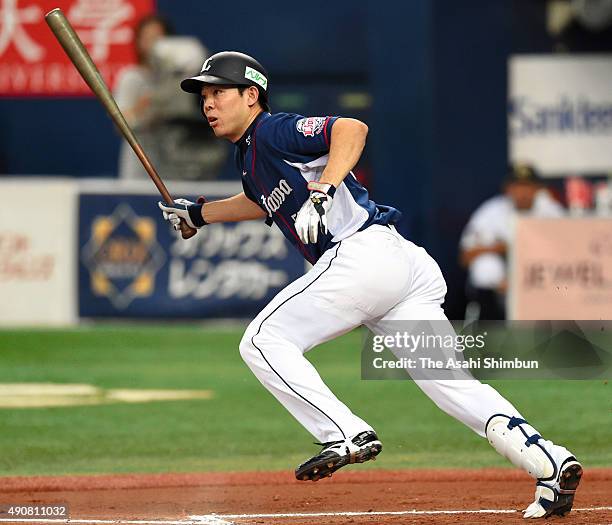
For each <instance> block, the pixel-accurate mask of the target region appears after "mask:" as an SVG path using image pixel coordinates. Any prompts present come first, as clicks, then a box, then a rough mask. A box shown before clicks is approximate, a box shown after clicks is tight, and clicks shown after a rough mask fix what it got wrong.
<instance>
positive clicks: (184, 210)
mask: <svg viewBox="0 0 612 525" xmlns="http://www.w3.org/2000/svg"><path fill="white" fill-rule="evenodd" d="M157 205H158V206H159V209H160V210H161V211H162V214H163V215H164V219H165V220H167V221H168V222H169V223H170V224H172V227H173V228H174V229H175V230H176V231H179V230H180V229H181V221H185V222H186V223H187V225H188V226H190V227H191V228H201V227H202V226H204V225H206V224H208V223H207V222H206V221H205V220H204V217H202V206H203V205H204V198H203V197H200V198H199V199H198V202H197V203H195V202H191V201H188V200H187V199H174V205H170V204H166V203H165V202H162V201H159V202H158V203H157Z"/></svg>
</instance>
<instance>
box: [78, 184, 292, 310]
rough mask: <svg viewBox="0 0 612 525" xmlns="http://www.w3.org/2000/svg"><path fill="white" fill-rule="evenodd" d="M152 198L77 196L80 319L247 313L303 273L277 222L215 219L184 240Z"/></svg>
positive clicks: (265, 301) (142, 196)
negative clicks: (232, 222)
mask: <svg viewBox="0 0 612 525" xmlns="http://www.w3.org/2000/svg"><path fill="white" fill-rule="evenodd" d="M225 196H226V195H218V196H212V195H210V193H209V194H208V195H207V197H211V198H212V200H214V199H216V198H221V197H225ZM187 198H189V197H187ZM192 198H193V200H195V196H192ZM157 200H158V199H157V197H154V196H152V195H135V194H104V193H83V194H81V197H80V205H79V208H80V213H79V215H80V226H79V313H80V316H81V317H92V318H96V317H128V318H211V317H215V318H230V317H233V318H236V317H237V318H246V317H252V316H254V315H255V314H256V313H257V312H259V311H260V310H261V309H262V308H263V307H264V306H265V305H266V304H267V303H268V302H269V301H270V300H271V299H272V298H273V297H274V295H276V293H278V292H279V291H280V290H281V289H282V288H284V287H285V286H286V285H287V284H289V283H290V282H291V281H293V280H295V279H296V278H297V277H299V276H300V275H302V274H303V273H304V261H303V259H302V257H301V256H300V254H299V253H298V252H297V251H296V250H295V249H293V248H292V247H291V245H290V244H289V243H287V242H286V241H285V239H284V237H283V235H282V233H281V232H280V230H279V229H278V228H276V227H272V228H270V227H268V226H267V225H266V224H265V223H264V222H263V221H248V222H242V223H236V224H213V225H210V226H207V227H205V228H203V229H201V230H200V231H199V232H198V234H197V235H195V236H194V237H192V238H191V239H189V240H187V241H185V240H183V239H181V238H180V235H179V234H176V233H175V232H174V231H173V230H171V229H170V227H169V225H168V224H167V223H166V222H165V221H164V220H163V219H162V217H161V214H160V213H159V211H158V208H157V205H156V201H157Z"/></svg>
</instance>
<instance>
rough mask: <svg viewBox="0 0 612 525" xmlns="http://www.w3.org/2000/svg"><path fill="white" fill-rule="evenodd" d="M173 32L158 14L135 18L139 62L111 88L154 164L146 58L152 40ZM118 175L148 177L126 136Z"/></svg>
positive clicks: (150, 78)
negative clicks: (138, 19)
mask: <svg viewBox="0 0 612 525" xmlns="http://www.w3.org/2000/svg"><path fill="white" fill-rule="evenodd" d="M172 33H173V31H172V29H171V27H170V25H169V23H168V22H167V21H166V20H165V19H164V18H162V17H161V16H159V15H155V14H152V15H147V16H146V17H144V18H142V19H141V20H140V21H139V22H138V25H137V26H136V29H135V35H134V44H135V46H136V56H137V59H138V63H137V64H134V65H133V66H127V67H126V68H124V69H123V70H122V71H121V73H120V74H119V78H118V79H117V85H116V87H115V92H114V97H115V100H116V102H117V105H118V106H119V109H121V112H122V113H123V115H124V116H125V119H126V120H127V122H128V124H129V125H130V127H131V128H132V130H133V131H134V133H135V134H136V137H137V138H138V141H139V142H140V144H141V145H142V147H143V148H144V150H145V151H146V152H147V154H148V156H149V158H150V159H151V161H152V162H153V164H154V165H156V164H157V162H156V159H157V157H156V151H157V149H158V147H157V144H156V141H155V129H154V127H155V112H154V111H153V109H152V105H151V101H152V98H153V86H154V83H153V72H152V70H151V64H150V60H149V58H150V54H151V50H152V49H153V46H154V45H155V43H156V42H157V41H158V40H159V39H161V38H163V37H165V36H168V35H171V34H172ZM119 178H120V179H132V180H133V179H146V178H148V175H147V172H146V171H145V169H144V168H143V167H142V164H141V162H140V160H138V157H137V156H136V154H135V153H134V152H133V151H132V148H131V147H130V146H129V144H128V143H127V142H126V141H125V140H124V141H122V143H121V150H120V152H119Z"/></svg>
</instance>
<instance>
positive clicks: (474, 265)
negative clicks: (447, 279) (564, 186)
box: [460, 164, 564, 320]
mask: <svg viewBox="0 0 612 525" xmlns="http://www.w3.org/2000/svg"><path fill="white" fill-rule="evenodd" d="M519 213H521V214H529V215H533V216H535V217H561V216H563V215H564V208H563V206H562V205H561V204H560V203H559V202H557V201H556V200H555V199H554V198H553V196H552V195H551V194H550V192H549V191H548V190H547V189H546V188H544V186H543V185H542V183H541V182H540V180H539V179H538V176H537V173H536V171H535V170H534V168H533V167H532V166H529V165H525V164H516V165H514V166H512V167H511V168H510V172H509V175H508V177H507V179H506V181H505V183H504V193H503V194H502V195H496V196H495V197H492V198H490V199H488V200H486V201H485V202H483V203H482V204H481V205H480V206H479V207H478V208H477V209H476V211H475V212H474V213H473V214H472V216H471V217H470V220H469V222H468V223H467V225H466V226H465V228H464V230H463V233H462V235H461V241H460V262H461V265H462V266H463V267H464V268H466V269H467V271H468V286H467V295H468V300H469V301H470V302H471V304H473V305H476V308H477V310H478V312H477V317H478V318H479V319H489V320H490V319H504V318H505V297H506V289H507V286H508V282H507V271H506V254H507V252H508V248H509V247H510V245H511V243H512V232H513V224H512V223H513V221H514V220H515V218H516V217H517V215H518V214H519Z"/></svg>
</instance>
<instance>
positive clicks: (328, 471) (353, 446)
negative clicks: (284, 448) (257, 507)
mask: <svg viewBox="0 0 612 525" xmlns="http://www.w3.org/2000/svg"><path fill="white" fill-rule="evenodd" d="M318 444H320V445H321V446H322V447H323V450H321V452H320V453H319V454H317V455H316V456H314V457H313V458H311V459H309V460H308V461H306V462H304V463H302V464H301V465H300V466H299V467H298V468H297V469H295V477H296V478H297V479H299V480H300V481H309V480H311V481H318V480H320V479H321V478H328V477H331V475H332V474H333V473H334V472H336V470H338V469H339V468H342V467H344V466H345V465H350V464H351V463H365V462H366V461H369V460H374V459H376V456H378V454H380V451H381V450H382V443H381V442H380V441H379V440H378V436H377V435H376V433H375V432H373V431H371V430H369V431H366V432H361V433H359V434H357V435H356V436H353V437H352V438H350V439H347V440H345V441H330V442H328V443H318Z"/></svg>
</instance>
